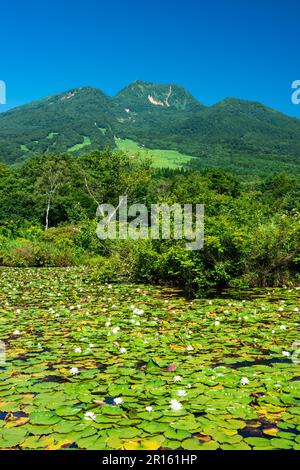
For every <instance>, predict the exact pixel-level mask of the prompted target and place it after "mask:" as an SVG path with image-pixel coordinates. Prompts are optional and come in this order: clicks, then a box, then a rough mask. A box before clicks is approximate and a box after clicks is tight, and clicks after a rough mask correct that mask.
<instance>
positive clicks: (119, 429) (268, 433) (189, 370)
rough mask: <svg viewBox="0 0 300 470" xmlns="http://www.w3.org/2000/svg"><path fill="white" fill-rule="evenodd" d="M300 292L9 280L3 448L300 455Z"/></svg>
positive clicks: (46, 275) (0, 310) (4, 308)
mask: <svg viewBox="0 0 300 470" xmlns="http://www.w3.org/2000/svg"><path fill="white" fill-rule="evenodd" d="M299 292H300V290H298V289H296V288H293V289H275V290H273V289H266V290H264V291H253V292H249V291H247V292H245V296H244V298H243V295H242V294H243V291H240V292H238V295H237V292H236V291H234V292H232V295H230V291H229V292H228V291H227V292H226V295H220V296H219V297H217V298H207V299H198V300H195V299H194V300H190V299H187V298H185V297H183V296H182V295H181V294H180V292H179V291H177V290H175V289H170V288H159V287H152V286H144V285H140V286H138V285H128V284H127V285H122V284H112V285H99V284H97V283H96V282H93V280H92V279H91V278H90V277H89V276H88V275H87V273H86V272H85V271H84V269H82V268H80V269H79V268H78V269H73V268H72V269H22V268H19V269H1V270H0V341H2V346H3V347H2V352H1V357H0V384H1V385H0V448H1V449H11V448H12V449H48V450H52V449H66V448H71V449H93V450H106V449H108V450H109V449H125V450H135V449H147V450H157V449H172V450H173V449H174V450H175V449H187V450H189V449H190V450H198V449H199V450H201V449H203V450H206V449H211V450H214V449H225V450H227V449H245V450H246V449H298V450H299V449H300V405H299V398H300V364H299V362H300V341H299V340H300V332H299V310H300V304H299Z"/></svg>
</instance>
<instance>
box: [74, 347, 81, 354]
mask: <svg viewBox="0 0 300 470" xmlns="http://www.w3.org/2000/svg"><path fill="white" fill-rule="evenodd" d="M74 352H76V353H81V352H82V349H81V348H74Z"/></svg>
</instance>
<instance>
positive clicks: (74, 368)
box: [70, 367, 79, 375]
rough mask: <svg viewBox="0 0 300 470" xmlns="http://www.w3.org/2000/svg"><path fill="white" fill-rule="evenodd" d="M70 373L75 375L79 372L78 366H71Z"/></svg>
mask: <svg viewBox="0 0 300 470" xmlns="http://www.w3.org/2000/svg"><path fill="white" fill-rule="evenodd" d="M70 374H72V375H77V374H79V369H78V367H72V368H71V369H70Z"/></svg>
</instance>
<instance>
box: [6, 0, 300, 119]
mask: <svg viewBox="0 0 300 470" xmlns="http://www.w3.org/2000/svg"><path fill="white" fill-rule="evenodd" d="M0 18H1V26H0V40H1V42H0V80H4V81H5V82H6V84H7V100H8V103H7V106H6V108H5V107H4V106H1V107H0V110H1V111H3V110H4V109H7V108H8V107H12V106H16V105H19V104H22V103H25V102H29V101H32V100H35V99H38V98H41V97H44V96H46V95H49V94H52V93H56V92H62V91H65V90H67V89H70V88H74V87H78V86H85V85H91V86H95V87H98V88H101V89H102V90H103V91H104V92H106V93H108V94H110V95H112V94H114V93H116V92H117V91H118V90H120V89H121V88H122V87H124V86H126V85H127V84H128V83H130V82H132V81H133V80H136V79H141V80H145V81H154V82H158V83H178V84H181V85H183V86H184V87H186V88H187V89H189V91H190V92H191V93H192V94H193V95H194V96H195V97H196V98H198V99H199V100H200V101H201V102H203V103H204V104H206V105H210V104H213V103H216V102H217V101H219V100H221V99H223V98H225V97H238V98H243V99H249V100H256V101H260V102H262V103H265V104H267V105H269V106H272V107H274V108H276V109H278V110H281V111H283V112H285V113H287V114H290V115H293V116H296V117H299V118H300V105H299V106H295V105H292V104H291V83H292V82H293V81H294V80H297V79H298V80H300V33H299V31H300V2H299V0H298V1H296V0H284V1H283V0H214V1H209V0H177V1H176V0H161V1H158V0H152V1H150V0H110V2H109V1H103V0H84V1H83V0H82V1H78V0H72V1H70V0H60V1H58V0H53V1H49V0H43V1H34V0H27V1H20V0H19V1H18V0H17V1H15V0H11V1H8V2H1V5H0Z"/></svg>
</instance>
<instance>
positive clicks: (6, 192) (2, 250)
mask: <svg viewBox="0 0 300 470" xmlns="http://www.w3.org/2000/svg"><path fill="white" fill-rule="evenodd" d="M120 195H127V197H128V203H129V204H131V203H136V202H139V203H143V204H146V206H147V207H148V208H150V206H151V204H153V203H162V202H166V203H170V204H173V203H179V204H188V203H191V204H196V203H198V204H204V205H205V243H204V248H203V249H202V250H200V251H194V252H193V251H192V252H191V251H188V250H186V247H185V242H184V241H174V240H166V241H161V240H154V241H151V240H137V241H133V240H123V241H121V240H117V241H111V240H106V241H101V240H99V239H98V238H97V236H96V234H95V230H96V224H97V218H96V216H95V214H96V209H97V205H98V204H99V203H103V202H105V203H111V204H114V205H115V206H117V204H118V199H119V196H120ZM299 212H300V179H299V178H298V177H297V176H291V175H285V174H277V175H273V176H270V177H268V178H265V179H260V180H257V179H256V180H255V181H243V180H241V179H239V178H238V177H236V176H234V175H232V174H229V173H226V172H224V171H223V170H220V169H209V170H203V171H197V170H192V169H190V170H173V171H171V170H166V169H165V170H161V171H159V170H153V169H152V167H151V162H149V161H147V160H145V159H143V160H137V159H135V158H130V156H129V155H127V154H124V153H122V152H112V151H110V150H105V151H103V152H92V153H90V154H87V155H82V156H79V157H78V158H72V157H70V156H69V155H67V154H62V155H48V156H39V157H35V158H32V159H31V160H29V161H28V162H26V163H25V164H24V165H22V166H20V167H17V168H11V167H7V166H5V165H1V166H0V225H1V228H0V263H1V265H3V266H70V265H77V264H81V263H84V264H88V265H91V266H93V267H94V268H95V273H96V274H95V275H96V277H98V278H99V279H100V280H106V281H112V280H124V279H130V280H133V281H142V282H151V283H157V282H159V283H169V284H172V285H179V286H181V287H183V288H186V289H190V290H191V291H193V292H197V291H202V290H203V289H207V288H223V287H228V286H240V287H242V286H272V285H278V286H280V285H284V284H289V283H291V284H292V283H294V282H296V281H297V279H298V280H299V264H300V258H299V252H300V217H299ZM48 226H49V227H48ZM45 227H46V228H48V230H45Z"/></svg>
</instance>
